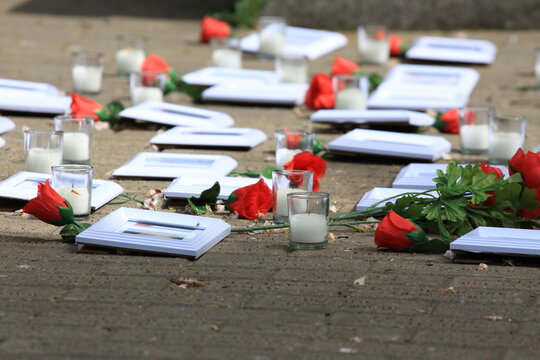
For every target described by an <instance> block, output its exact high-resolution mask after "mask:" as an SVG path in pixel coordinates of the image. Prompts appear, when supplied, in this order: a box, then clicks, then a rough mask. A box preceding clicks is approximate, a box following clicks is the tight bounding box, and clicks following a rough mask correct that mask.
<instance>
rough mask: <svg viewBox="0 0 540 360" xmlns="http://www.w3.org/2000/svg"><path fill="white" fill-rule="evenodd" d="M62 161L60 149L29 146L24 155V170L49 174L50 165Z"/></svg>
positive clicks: (58, 163)
mask: <svg viewBox="0 0 540 360" xmlns="http://www.w3.org/2000/svg"><path fill="white" fill-rule="evenodd" d="M61 163H62V151H61V150H60V149H45V148H31V149H30V150H28V155H27V157H26V164H25V168H26V171H30V172H37V173H44V174H50V173H51V166H53V165H60V164H61Z"/></svg>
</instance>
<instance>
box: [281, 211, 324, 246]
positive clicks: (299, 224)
mask: <svg viewBox="0 0 540 360" xmlns="http://www.w3.org/2000/svg"><path fill="white" fill-rule="evenodd" d="M290 227H291V228H290V231H291V241H293V242H295V243H312V244H317V243H322V242H325V241H326V236H327V234H328V222H327V219H326V216H324V215H322V214H296V215H293V216H291V219H290Z"/></svg>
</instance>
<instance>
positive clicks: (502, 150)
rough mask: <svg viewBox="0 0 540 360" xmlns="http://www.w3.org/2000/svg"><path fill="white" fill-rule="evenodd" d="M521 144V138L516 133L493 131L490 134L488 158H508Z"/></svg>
mask: <svg viewBox="0 0 540 360" xmlns="http://www.w3.org/2000/svg"><path fill="white" fill-rule="evenodd" d="M522 145H523V144H522V138H521V135H520V134H518V133H515V132H507V133H503V132H500V133H495V134H493V135H492V137H491V141H490V143H489V149H488V155H489V158H490V159H501V160H509V159H510V158H512V156H514V154H515V153H516V151H517V149H519V148H520V147H521V146H522Z"/></svg>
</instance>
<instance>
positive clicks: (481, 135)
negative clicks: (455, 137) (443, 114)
mask: <svg viewBox="0 0 540 360" xmlns="http://www.w3.org/2000/svg"><path fill="white" fill-rule="evenodd" d="M459 132H460V137H461V147H462V150H474V151H482V150H487V148H488V140H489V127H488V124H482V125H462V126H461V128H460V130H459Z"/></svg>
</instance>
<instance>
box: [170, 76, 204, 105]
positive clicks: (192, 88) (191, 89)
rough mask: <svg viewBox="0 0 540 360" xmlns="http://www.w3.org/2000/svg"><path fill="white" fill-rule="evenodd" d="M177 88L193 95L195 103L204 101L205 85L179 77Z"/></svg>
mask: <svg viewBox="0 0 540 360" xmlns="http://www.w3.org/2000/svg"><path fill="white" fill-rule="evenodd" d="M176 88H177V89H178V91H181V92H183V93H185V94H187V95H188V96H189V97H191V100H193V102H194V103H200V102H201V101H202V93H203V91H204V89H205V88H204V87H201V86H197V85H191V84H188V83H187V82H185V81H184V80H181V79H178V81H177V82H176Z"/></svg>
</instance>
